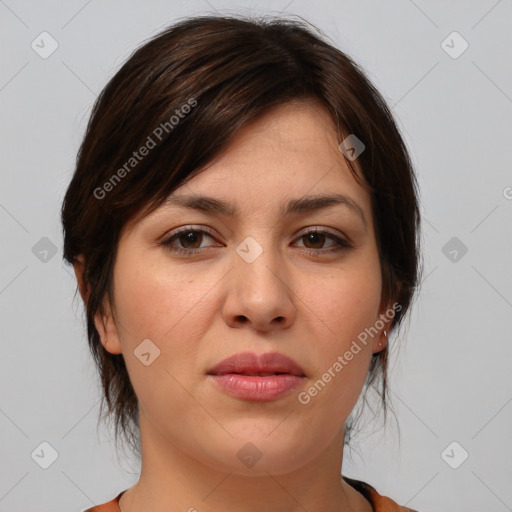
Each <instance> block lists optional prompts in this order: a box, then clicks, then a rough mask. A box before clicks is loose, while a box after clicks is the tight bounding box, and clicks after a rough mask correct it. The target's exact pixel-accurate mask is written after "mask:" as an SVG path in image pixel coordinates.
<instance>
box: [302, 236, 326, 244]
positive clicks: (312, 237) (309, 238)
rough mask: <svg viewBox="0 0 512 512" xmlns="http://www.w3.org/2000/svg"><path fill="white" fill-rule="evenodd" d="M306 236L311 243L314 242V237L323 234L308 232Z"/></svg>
mask: <svg viewBox="0 0 512 512" xmlns="http://www.w3.org/2000/svg"><path fill="white" fill-rule="evenodd" d="M306 236H307V238H308V242H311V243H313V244H315V237H316V238H318V237H320V238H321V237H323V235H321V234H319V233H308V235H306ZM316 243H318V240H317V241H316ZM320 245H322V244H320Z"/></svg>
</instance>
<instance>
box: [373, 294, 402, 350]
mask: <svg viewBox="0 0 512 512" xmlns="http://www.w3.org/2000/svg"><path fill="white" fill-rule="evenodd" d="M394 304H396V303H388V304H385V303H383V302H381V307H380V309H379V315H378V317H377V318H376V319H375V322H374V325H375V328H376V329H378V330H379V332H378V333H377V334H376V335H375V336H374V337H373V343H372V345H373V346H372V353H374V354H375V353H377V352H381V351H382V350H384V349H385V348H386V347H387V346H388V338H389V334H390V332H391V327H393V322H394V317H395V312H396V311H397V310H398V311H399V309H398V308H397V309H395V307H394Z"/></svg>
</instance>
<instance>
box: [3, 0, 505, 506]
mask: <svg viewBox="0 0 512 512" xmlns="http://www.w3.org/2000/svg"><path fill="white" fill-rule="evenodd" d="M215 10H218V11H219V12H220V13H226V14H229V13H233V12H244V13H246V14H247V13H251V12H252V13H255V14H258V13H263V12H268V13H273V14H277V13H278V12H279V11H284V12H289V13H293V14H298V15H301V16H303V17H305V18H306V19H308V20H309V21H311V22H312V23H314V24H316V25H317V26H319V27H320V28H321V29H322V30H324V31H325V32H326V33H327V34H328V35H329V36H330V37H331V38H332V40H333V41H334V42H335V43H336V45H337V46H338V47H339V48H341V49H342V50H344V51H346V52H348V53H349V54H350V55H352V56H353V57H354V58H355V59H356V60H357V61H358V62H359V63H360V64H362V65H363V67H364V68H365V69H366V70H367V72H368V74H369V76H370V78H371V79H372V80H373V81H374V83H375V84H376V86H377V87H378V88H379V89H380V91H381V92H382V93H383V94H384V96H385V97H386V98H387V100H388V102H389V104H390V105H391V106H392V109H393V111H394V113H395V114H396V116H397V117H398V119H399V126H400V127H401V129H402V131H403V134H404V136H405V138H406V141H407V144H408V146H409V149H410V152H411V155H412V158H413V161H414V163H415V165H416V168H417V172H418V178H419V184H420V189H421V208H422V214H423V221H424V223H423V232H422V238H423V241H424V260H425V279H424V281H423V284H422V290H421V295H420V296H419V298H418V300H417V302H416V303H415V304H414V306H413V309H412V312H411V318H410V327H409V329H408V330H407V331H406V332H405V334H404V335H403V336H402V335H401V336H399V339H396V338H393V337H392V338H391V345H392V346H393V347H395V348H394V349H393V354H394V355H393V362H392V364H391V367H390V371H391V390H392V391H391V395H392V397H393V404H394V408H395V410H396V412H397V417H398V421H399V424H400V432H401V436H400V443H399V438H398V434H397V433H396V429H395V428H394V422H393V421H392V420H390V421H389V423H388V428H387V429H386V430H381V431H377V433H375V434H373V435H372V432H373V431H375V430H376V428H375V427H372V426H371V425H369V427H368V429H367V431H366V434H365V435H362V436H361V437H360V439H359V441H360V442H359V449H358V450H355V451H354V452H353V453H352V455H351V456H349V453H348V452H347V453H346V456H345V460H344V468H343V473H344V474H345V475H347V476H352V477H355V478H361V479H364V480H366V481H367V482H369V483H371V484H372V485H374V486H375V487H376V488H377V490H379V492H381V493H382V494H385V495H388V496H391V497H392V498H393V499H395V500H396V501H397V502H399V503H400V504H401V505H406V504H407V505H408V506H410V507H412V508H415V509H418V510H419V511H420V512H440V511H442V510H446V511H447V510H464V511H466V512H473V511H474V512H476V511H479V512H480V511H482V510H485V511H486V512H501V511H506V510H512V486H511V485H510V483H511V482H512V462H511V461H512V456H511V455H512V450H511V448H512V436H511V435H510V434H511V433H512V403H511V402H512V379H511V377H510V376H511V362H512V343H511V342H510V341H511V340H510V328H511V326H512V323H511V319H512V271H511V265H510V263H511V257H510V255H511V254H512V251H511V249H512V237H511V233H512V230H511V220H512V200H511V199H512V173H511V171H510V163H509V162H510V146H511V141H512V123H511V121H512V116H511V114H512V99H511V97H512V72H511V67H510V57H511V55H510V54H511V49H512V30H511V19H512V16H511V15H512V3H511V1H510V0H501V1H495V0H489V1H487V0H486V1H479V2H477V1H471V2H469V1H452V2H442V1H432V2H426V1H420V0H416V1H415V2H412V1H410V0H394V1H388V2H380V1H377V0H374V1H359V2H356V1H336V2H335V1H334V0H333V1H328V0H321V1H316V2H308V1H306V0H292V1H289V0H283V1H275V2H269V1H261V2H249V1H245V2H235V1H221V0H210V2H207V1H206V0H194V1H188V2H178V1H174V2H171V1H163V0H161V1H156V0H152V1H145V2H142V1H140V2H134V1H123V2H121V1H120V0H119V1H103V2H100V1H99V0H92V1H91V0H89V1H83V0H79V1H68V2H57V1H44V2H36V1H30V2H29V1H22V0H20V1H15V0H5V1H4V0H0V25H1V31H0V39H1V43H0V44H1V48H2V65H1V67H0V105H1V120H2V122H1V130H2V131H1V137H0V145H1V149H2V161H1V165H0V172H1V189H0V226H1V233H2V246H1V247H2V250H1V251H0V258H1V265H0V315H1V316H0V325H1V344H2V345H1V348H2V350H1V354H2V355H1V360H0V364H1V368H0V369H1V371H0V382H1V384H0V389H1V396H0V435H1V446H0V511H1V512H4V511H9V512H16V511H22V510H23V511H24V512H30V511H46V510H48V511H49V510H52V511H54V512H61V511H62V512H64V511H72V510H75V511H79V510H83V509H84V508H87V507H91V506H92V505H93V504H97V503H103V502H105V501H108V500H110V499H112V498H113V497H114V496H115V495H116V494H117V493H118V492H120V491H121V490H123V489H126V488H127V487H129V486H131V485H132V484H133V483H134V482H135V481H136V478H137V472H138V467H137V464H135V463H134V462H133V461H131V460H130V459H129V458H124V459H123V458H122V454H121V456H120V459H119V460H118V459H117V457H116V454H115V450H114V446H113V442H112V435H111V433H110V432H109V431H108V430H107V429H106V428H103V427H101V426H100V428H99V430H98V431H97V430H96V421H97V412H98V404H99V397H100V395H99V387H98V384H97V380H96V374H95V370H94V368H93V365H92V360H91V358H90V356H89V352H88V348H87V344H86V337H85V326H84V323H83V313H82V304H81V301H80V300H79V297H78V298H77V300H73V295H74V291H75V286H76V282H75V279H74V275H73V273H72V269H71V268H69V267H66V266H65V265H63V263H62V258H61V250H62V237H61V227H60V224H59V209H60V205H61V201H62V198H63V194H64V192H65V189H66V187H67V184H68V183H69V180H70V178H71V174H72V171H73V165H74V159H75V156H76V152H77V150H78V147H79V144H80V141H81V138H82V135H83V132H84V129H85V124H86V122H87V119H88V116H89V113H90V109H91V107H92V104H93V101H94V99H95V98H96V96H97V94H98V93H99V92H100V90H101V89H102V88H103V86H104V85H105V84H106V82H107V81H108V79H109V78H111V76H112V75H113V74H114V72H115V71H116V70H117V69H118V68H119V66H120V65H121V64H122V63H123V62H124V61H125V60H126V58H127V57H128V56H129V54H130V53H131V51H132V50H134V49H135V48H136V47H137V46H139V45H140V44H141V42H142V41H143V40H144V39H146V38H148V37H149V36H151V35H153V34H155V33H156V32H158V31H159V30H161V29H162V28H163V27H164V26H165V25H167V24H168V23H170V22H172V21H173V20H175V19H176V18H178V17H181V16H187V15H193V14H206V13H210V12H214V11H215ZM43 31H46V32H48V33H49V34H51V36H52V37H53V38H54V39H55V40H56V41H57V42H58V48H57V50H56V51H55V52H54V53H53V54H52V55H50V56H49V57H48V58H46V59H43V58H42V57H41V56H40V55H39V54H38V53H36V51H34V50H33V49H32V47H31V43H32V41H34V40H35V41H36V43H37V41H39V44H40V46H42V44H41V43H40V38H38V36H39V34H40V33H41V32H43ZM454 31H457V32H458V33H459V34H460V35H461V36H462V38H463V40H462V39H458V38H457V36H453V35H451V36H450V34H452V32H454ZM448 36H450V37H448ZM447 37H448V39H447ZM444 40H446V42H445V43H442V42H443V41H444ZM464 40H465V41H467V43H468V44H469V46H468V48H467V49H466V51H464V52H463V53H461V54H460V55H459V53H460V51H461V50H462V49H463V48H464ZM45 48H46V49H48V48H50V45H49V40H48V39H47V40H46V43H45ZM450 53H451V55H450ZM454 57H456V58H454ZM453 237H455V239H454V240H452V238H453ZM41 239H43V240H41ZM47 239H48V240H47ZM464 247H466V248H467V253H466V254H463V248H464ZM52 248H53V249H54V250H55V251H56V252H55V254H54V253H53V252H52ZM454 250H455V251H456V252H453V251H454ZM45 251H48V252H45ZM399 344H400V345H401V348H400V350H399V352H397V351H396V347H398V345H399ZM44 441H46V442H47V443H49V444H50V445H51V446H52V447H53V448H54V449H55V450H56V451H57V453H58V457H57V459H56V460H55V461H54V462H53V464H51V466H50V467H48V468H47V469H43V468H41V467H40V465H39V464H38V463H36V462H35V460H34V459H33V458H32V456H31V454H32V453H33V452H34V450H36V452H39V453H40V449H41V448H40V443H42V442H44ZM454 441H455V442H456V443H458V444H457V445H452V446H451V447H450V448H448V450H446V451H445V449H446V448H447V447H448V446H449V445H450V444H451V443H452V442H454ZM452 448H453V451H452ZM462 450H466V451H467V452H468V454H469V457H468V458H467V460H465V461H464V462H463V463H462V464H461V462H462V460H463V456H462V455H463V453H464V452H463V451H462ZM43 451H44V450H43ZM49 453H50V452H49V451H48V450H46V451H45V456H46V457H48V456H49V455H48V454H49ZM34 458H35V459H37V457H35V456H34ZM42 458H44V457H41V458H40V459H42ZM447 461H449V462H450V463H451V464H452V465H453V466H457V465H459V464H460V465H459V466H458V467H457V469H453V468H452V467H450V465H449V464H448V463H447Z"/></svg>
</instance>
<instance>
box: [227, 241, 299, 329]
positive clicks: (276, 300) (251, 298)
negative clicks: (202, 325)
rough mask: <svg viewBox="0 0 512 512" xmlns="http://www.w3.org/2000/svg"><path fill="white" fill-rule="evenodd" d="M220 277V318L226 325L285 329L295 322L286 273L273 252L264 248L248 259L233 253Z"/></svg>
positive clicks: (289, 282)
mask: <svg viewBox="0 0 512 512" xmlns="http://www.w3.org/2000/svg"><path fill="white" fill-rule="evenodd" d="M233 266H234V268H233V269H232V271H231V272H229V274H228V276H226V279H225V280H224V282H225V286H226V300H225V301H224V304H223V311H222V314H223V318H224V321H225V322H226V324H228V325H229V326H230V327H234V328H241V327H243V326H246V325H248V326H250V327H252V328H253V329H254V330H256V331H259V332H266V331H271V330H274V329H285V328H288V327H290V326H291V325H292V324H293V322H294V321H295V316H296V307H295V300H294V296H295V294H294V292H293V291H292V285H291V277H290V273H289V272H288V271H287V270H286V266H285V264H284V263H283V261H282V260H281V258H280V256H279V255H278V254H277V253H276V251H273V250H270V249H268V248H265V249H263V252H262V253H261V254H260V255H259V256H258V257H257V258H256V259H255V260H254V261H252V262H248V261H246V260H245V259H244V258H243V257H241V256H240V255H239V254H238V253H237V252H234V254H233Z"/></svg>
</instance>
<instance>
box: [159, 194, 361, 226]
mask: <svg viewBox="0 0 512 512" xmlns="http://www.w3.org/2000/svg"><path fill="white" fill-rule="evenodd" d="M164 204H165V205H169V206H173V205H175V206H182V207H185V208H190V209H193V210H200V211H203V212H206V213H217V214H221V215H225V216H229V217H233V216H235V217H236V216H238V215H239V213H240V211H239V209H238V207H237V206H236V205H234V204H232V203H229V202H227V201H224V200H222V199H216V198H214V197H208V196H198V195H170V196H169V197H168V198H167V199H166V200H165V203H164ZM332 206H345V207H347V208H349V209H350V210H351V211H353V212H354V213H356V214H357V215H358V216H359V217H360V218H361V219H362V221H363V223H364V225H365V227H367V224H366V217H365V215H364V211H363V209H362V208H361V206H359V204H358V203H356V202H355V201H354V200H353V199H352V198H351V197H348V196H346V195H343V194H327V195H321V196H305V197H301V198H299V199H289V200H288V201H286V203H285V204H284V207H283V209H282V215H283V217H284V216H287V215H292V214H300V213H307V212H314V211H318V210H323V209H325V208H329V207H332Z"/></svg>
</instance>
